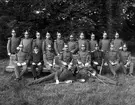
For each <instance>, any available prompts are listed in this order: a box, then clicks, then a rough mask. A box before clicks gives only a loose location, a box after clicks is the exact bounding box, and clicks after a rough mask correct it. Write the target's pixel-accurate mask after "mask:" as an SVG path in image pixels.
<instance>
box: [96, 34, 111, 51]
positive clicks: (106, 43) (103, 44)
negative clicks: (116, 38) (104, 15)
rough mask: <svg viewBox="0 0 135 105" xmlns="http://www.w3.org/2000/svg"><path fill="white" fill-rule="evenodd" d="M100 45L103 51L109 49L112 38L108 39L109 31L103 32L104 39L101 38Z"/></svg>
mask: <svg viewBox="0 0 135 105" xmlns="http://www.w3.org/2000/svg"><path fill="white" fill-rule="evenodd" d="M99 47H100V49H101V50H102V51H103V52H106V51H109V47H110V40H109V39H107V33H106V32H104V33H103V39H101V40H100V42H99Z"/></svg>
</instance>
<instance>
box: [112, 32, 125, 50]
mask: <svg viewBox="0 0 135 105" xmlns="http://www.w3.org/2000/svg"><path fill="white" fill-rule="evenodd" d="M111 43H112V44H113V45H114V50H115V51H119V50H122V46H123V40H122V39H120V38H119V33H118V32H116V33H115V39H114V40H113V41H112V42H111Z"/></svg>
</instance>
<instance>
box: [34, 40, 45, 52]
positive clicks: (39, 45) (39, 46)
mask: <svg viewBox="0 0 135 105" xmlns="http://www.w3.org/2000/svg"><path fill="white" fill-rule="evenodd" d="M42 43H43V41H42V39H34V40H33V44H32V49H34V47H35V46H38V48H39V50H40V51H42Z"/></svg>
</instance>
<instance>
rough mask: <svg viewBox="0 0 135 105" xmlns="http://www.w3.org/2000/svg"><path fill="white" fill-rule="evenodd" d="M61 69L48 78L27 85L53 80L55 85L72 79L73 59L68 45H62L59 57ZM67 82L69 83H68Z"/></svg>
mask: <svg viewBox="0 0 135 105" xmlns="http://www.w3.org/2000/svg"><path fill="white" fill-rule="evenodd" d="M60 62H61V69H60V70H59V71H56V72H53V73H52V74H50V75H49V76H46V77H43V78H40V79H37V80H35V81H32V82H30V83H29V84H28V85H32V84H37V83H41V82H44V81H51V80H55V81H56V84H59V81H66V80H70V82H72V80H71V79H74V76H73V71H74V67H73V63H72V62H73V57H72V53H71V52H69V51H68V45H64V52H63V53H62V54H61V55H60ZM68 82H69V81H68Z"/></svg>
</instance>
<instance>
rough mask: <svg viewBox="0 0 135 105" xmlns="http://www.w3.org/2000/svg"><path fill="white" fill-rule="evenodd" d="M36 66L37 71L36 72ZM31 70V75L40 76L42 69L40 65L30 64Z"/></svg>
mask: <svg viewBox="0 0 135 105" xmlns="http://www.w3.org/2000/svg"><path fill="white" fill-rule="evenodd" d="M36 68H38V71H37V72H36ZM31 70H32V74H33V77H37V76H40V74H41V72H42V70H43V67H42V65H40V66H38V65H31Z"/></svg>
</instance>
